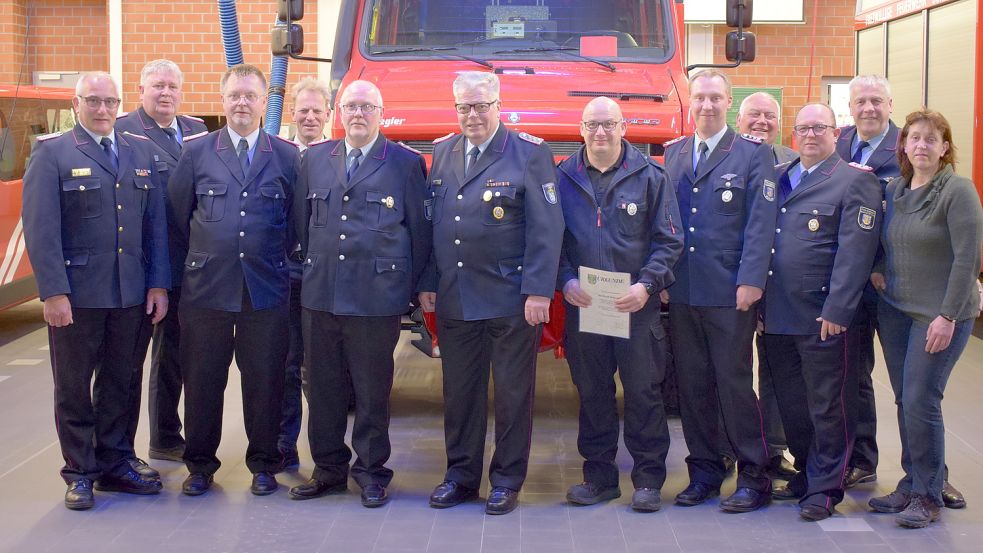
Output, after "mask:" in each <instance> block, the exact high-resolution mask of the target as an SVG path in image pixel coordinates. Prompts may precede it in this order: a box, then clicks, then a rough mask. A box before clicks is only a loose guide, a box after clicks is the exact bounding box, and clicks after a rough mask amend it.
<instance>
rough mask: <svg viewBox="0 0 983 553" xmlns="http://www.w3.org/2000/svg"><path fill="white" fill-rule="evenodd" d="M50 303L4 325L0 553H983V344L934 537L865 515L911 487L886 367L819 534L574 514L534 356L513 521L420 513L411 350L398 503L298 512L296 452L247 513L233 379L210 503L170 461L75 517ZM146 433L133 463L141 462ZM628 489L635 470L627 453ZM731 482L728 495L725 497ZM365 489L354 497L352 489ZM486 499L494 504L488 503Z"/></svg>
mask: <svg viewBox="0 0 983 553" xmlns="http://www.w3.org/2000/svg"><path fill="white" fill-rule="evenodd" d="M40 313H41V310H40V307H39V304H38V303H36V302H34V303H31V304H27V305H24V306H21V307H18V308H16V309H15V310H13V311H9V312H6V313H3V314H0V344H5V345H2V347H0V421H2V422H0V444H3V446H2V448H0V551H11V552H44V551H51V552H99V551H107V552H108V551H141V552H152V551H161V552H163V551H181V552H182V553H193V552H199V551H200V552H213V551H215V552H217V551H230V552H231V551H243V552H246V551H256V552H273V551H290V552H294V551H296V552H308V551H323V552H377V553H382V552H433V553H437V552H454V553H467V552H478V551H495V552H513V551H516V552H517V551H523V552H536V553H551V552H560V551H584V552H588V551H589V552H642V551H652V552H660V553H661V552H673V551H693V552H696V551H713V552H741V551H748V552H752V551H753V552H779V551H790V552H796V553H808V552H813V551H815V552H817V553H818V552H822V553H829V552H834V553H835V552H841V551H842V552H878V551H883V552H891V551H896V552H898V553H916V552H922V551H926V552H928V551H939V552H945V551H960V552H961V551H965V552H971V551H972V552H976V551H980V550H981V547H980V544H981V543H983V480H981V479H980V478H979V477H978V475H979V474H980V470H981V468H983V425H981V424H980V423H981V420H983V409H981V407H980V402H979V398H980V397H983V374H981V373H980V368H981V367H983V362H981V361H983V340H980V339H978V338H974V339H973V340H972V341H971V343H970V346H969V349H968V350H967V352H966V354H964V356H963V358H962V361H961V362H960V364H959V366H958V367H957V368H956V370H955V371H954V373H953V376H952V379H951V380H950V382H949V386H948V397H947V398H946V402H945V413H946V422H947V427H948V434H947V455H948V458H947V461H948V464H949V466H950V468H951V473H952V480H953V482H954V483H955V484H956V485H957V486H958V487H959V488H961V489H962V490H963V491H964V492H965V493H966V496H967V498H968V501H969V507H968V508H967V509H963V510H961V511H952V510H945V512H944V513H943V516H942V520H941V522H938V523H935V524H933V525H932V526H931V527H930V528H928V529H925V530H902V529H900V528H898V527H896V526H895V524H894V522H893V517H891V516H887V515H875V514H871V513H868V512H867V510H866V509H865V507H864V505H865V504H866V501H867V499H869V498H870V497H871V496H872V495H875V494H881V493H885V492H887V491H890V490H891V489H893V486H894V483H895V481H896V480H897V479H898V478H899V476H900V469H899V445H898V437H897V424H896V422H895V417H894V412H893V404H892V402H891V399H890V397H889V394H890V390H889V388H888V384H887V375H886V373H885V372H884V369H883V367H882V366H878V368H877V370H876V372H875V375H874V376H875V380H876V382H875V385H876V387H877V394H878V402H879V403H878V411H879V414H880V420H881V421H882V425H881V429H880V434H879V437H880V439H879V442H880V445H881V452H882V458H881V466H880V469H879V471H878V474H879V478H880V480H879V481H878V483H877V484H876V485H867V486H861V487H859V488H858V489H854V490H851V491H850V492H849V493H848V497H847V499H846V500H845V501H844V503H842V504H841V505H840V507H839V510H838V515H837V516H835V517H833V518H832V519H830V520H827V521H824V522H823V523H820V524H816V523H808V522H804V521H801V520H800V519H799V517H798V516H797V510H796V508H795V506H794V505H793V504H787V503H774V504H772V505H771V506H769V507H767V508H766V509H764V510H763V511H759V512H756V513H749V514H744V515H728V514H724V513H721V512H720V511H719V510H718V507H717V501H716V500H714V501H711V502H710V503H709V504H707V505H702V506H699V507H690V508H682V507H675V506H672V505H671V501H668V502H667V506H666V507H665V508H664V509H663V510H662V511H661V512H658V513H655V514H637V513H634V512H632V511H631V510H630V509H629V508H628V506H627V500H628V498H629V497H630V490H631V484H630V481H629V480H628V478H627V476H624V477H623V478H622V483H621V484H622V489H623V490H624V491H625V497H622V498H621V499H619V500H615V501H612V502H611V503H609V504H606V505H599V506H595V507H570V506H568V505H567V504H565V503H564V501H563V497H564V492H565V490H566V488H567V487H568V486H569V485H571V484H575V483H577V482H579V481H580V480H581V473H580V457H579V456H578V454H577V449H576V427H577V419H576V409H577V400H576V394H575V392H574V389H573V387H572V385H571V383H570V378H569V374H568V372H567V370H566V365H565V364H564V363H563V362H558V361H555V360H554V359H553V358H552V355H551V354H544V355H541V356H540V368H539V372H538V377H537V392H536V424H535V428H534V432H533V449H532V464H531V467H530V471H529V478H528V480H527V483H526V487H525V488H524V489H523V491H522V496H521V497H522V505H521V507H520V508H519V510H518V511H516V512H514V513H512V514H511V515H507V516H502V517H491V516H486V515H485V514H484V512H483V505H482V504H480V503H474V504H469V505H463V506H460V507H457V508H454V509H448V510H442V511H437V510H434V509H430V508H429V507H427V504H426V498H427V495H428V494H429V493H430V490H431V489H432V488H433V486H434V485H435V484H437V483H438V482H439V481H440V480H441V477H442V474H443V467H444V457H443V432H442V418H441V399H440V385H441V384H440V382H441V381H440V370H439V365H438V363H437V361H436V360H431V359H428V358H426V357H424V356H423V355H422V354H420V353H419V352H417V351H416V350H415V349H414V348H413V347H412V346H410V345H409V344H408V343H406V341H405V340H406V338H407V336H404V337H403V342H401V343H400V346H399V349H398V350H397V362H396V365H397V375H396V385H395V389H394V391H393V408H392V415H393V416H392V440H393V451H394V454H393V458H392V460H391V463H390V466H391V467H392V468H393V469H394V470H395V471H396V478H395V480H394V481H393V486H392V492H393V501H392V502H391V503H390V504H389V505H387V506H386V507H383V508H381V509H375V510H369V509H364V508H362V507H361V505H360V504H359V500H358V494H357V493H355V492H354V491H353V492H350V493H349V494H348V495H343V496H333V497H329V498H323V499H317V500H312V501H304V502H300V501H291V500H290V499H288V497H287V494H286V489H285V488H286V486H290V485H294V484H296V483H299V482H301V481H302V480H303V479H304V478H306V476H307V475H309V472H310V470H311V468H312V465H311V462H310V456H309V454H308V451H307V448H306V440H305V439H304V438H302V439H301V460H302V466H301V471H300V472H295V473H288V474H286V475H283V476H281V478H280V482H281V490H280V491H279V492H278V493H276V494H274V495H272V496H269V497H253V496H252V495H250V493H249V491H248V487H249V480H250V475H249V473H248V471H247V470H246V467H245V465H244V463H243V460H242V456H243V453H244V450H245V438H244V432H243V430H242V414H241V400H240V398H239V389H238V379H236V378H232V379H230V386H229V390H228V392H227V395H226V413H225V440H224V441H223V442H222V447H221V449H220V451H219V457H220V458H221V459H223V461H224V463H225V464H224V466H223V467H222V469H221V470H220V471H219V472H218V474H217V475H216V483H217V485H216V486H215V488H213V491H211V492H210V493H209V494H207V495H205V496H204V497H199V498H192V497H185V496H183V495H182V494H181V493H180V483H181V481H182V479H183V478H184V476H185V475H186V472H185V470H184V467H183V466H181V465H179V464H176V463H167V462H159V463H155V465H156V466H157V468H158V469H160V471H161V472H162V473H163V479H164V488H165V489H164V492H163V493H162V494H161V495H159V496H152V497H134V496H127V495H123V494H108V493H98V492H97V495H96V501H97V504H96V508H95V509H94V510H92V511H87V512H81V513H79V512H70V511H68V510H66V509H65V508H64V507H63V506H62V497H63V493H64V489H65V488H64V485H63V484H62V482H61V479H60V478H59V477H58V468H59V467H60V465H61V463H62V460H61V455H60V451H59V448H58V443H57V440H56V437H55V433H54V424H53V423H52V391H51V388H52V386H51V373H50V368H49V363H48V357H47V348H46V343H47V340H46V334H45V331H44V329H43V328H41V325H40V324H38V321H39V320H40ZM670 425H671V430H672V437H673V442H672V449H671V451H670V455H669V460H668V463H669V480H668V482H666V485H665V488H664V490H663V492H664V494H665V496H666V498H668V499H670V500H671V498H672V496H673V495H674V494H675V493H677V492H679V491H680V490H681V489H682V488H683V487H685V485H686V470H685V465H684V463H683V458H684V457H685V455H686V446H685V443H684V442H683V439H682V432H681V429H680V426H679V421H678V420H672V421H670ZM146 445H147V434H146V427H145V425H143V426H141V429H140V433H139V434H138V436H137V447H138V450H139V451H141V452H145V448H146ZM619 461H620V463H621V465H622V468H623V474H625V475H627V472H628V470H629V469H630V466H631V461H630V458H629V457H628V456H627V455H626V454H624V453H622V454H621V455H620V456H619ZM733 486H734V481H733V478H731V479H730V480H728V481H727V482H726V483H725V486H724V490H723V492H724V493H725V494H726V493H729V492H730V491H731V490H732V489H733ZM353 488H354V486H353ZM482 492H483V493H485V492H487V489H483V490H482Z"/></svg>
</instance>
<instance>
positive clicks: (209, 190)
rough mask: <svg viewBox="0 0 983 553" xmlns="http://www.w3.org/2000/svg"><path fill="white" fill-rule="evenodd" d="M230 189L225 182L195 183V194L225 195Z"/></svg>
mask: <svg viewBox="0 0 983 553" xmlns="http://www.w3.org/2000/svg"><path fill="white" fill-rule="evenodd" d="M228 190H229V185H228V183H225V182H200V183H198V184H196V185H195V194H197V195H199V196H224V195H225V193H226V192H228Z"/></svg>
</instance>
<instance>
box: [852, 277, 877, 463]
mask: <svg viewBox="0 0 983 553" xmlns="http://www.w3.org/2000/svg"><path fill="white" fill-rule="evenodd" d="M876 331H877V293H876V292H874V290H873V287H872V286H871V284H870V283H867V288H865V289H864V295H863V298H862V299H861V300H860V305H859V307H858V308H857V314H856V316H854V318H853V322H851V323H850V328H849V330H848V332H849V333H850V334H851V338H850V345H851V352H850V353H851V361H852V362H853V363H854V368H853V369H852V370H853V371H854V372H855V373H856V374H857V383H858V385H857V386H856V387H855V388H854V389H852V390H848V393H847V396H846V397H847V400H848V401H849V402H850V403H851V405H852V406H851V412H854V413H856V416H855V417H854V418H852V419H851V420H850V425H851V426H850V427H851V429H852V431H853V433H854V441H853V454H852V456H851V458H850V466H851V467H858V468H862V469H864V470H869V471H872V472H873V471H876V470H877V460H878V454H877V410H876V407H875V405H874V379H873V378H872V376H871V375H872V374H873V372H874V333H875V332H876Z"/></svg>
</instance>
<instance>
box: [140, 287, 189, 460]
mask: <svg viewBox="0 0 983 553" xmlns="http://www.w3.org/2000/svg"><path fill="white" fill-rule="evenodd" d="M180 301H181V287H175V288H174V289H173V290H172V291H171V292H170V293H169V294H168V307H167V310H168V315H167V316H166V317H164V320H162V321H161V322H160V323H158V324H157V325H156V326H155V325H153V324H151V323H150V320H151V317H150V316H149V315H144V317H143V320H142V321H141V324H140V334H139V337H138V338H137V344H136V350H135V352H134V356H133V380H132V382H131V384H130V407H129V414H128V418H129V421H128V422H127V428H126V434H127V437H128V439H129V453H128V455H127V457H131V458H132V457H136V456H137V454H136V452H135V450H134V441H135V439H136V434H137V426H138V423H139V422H140V403H141V396H142V395H143V393H142V392H143V363H144V360H145V359H146V358H147V350H148V349H150V344H151V337H153V349H152V351H151V353H150V357H151V358H150V383H149V388H148V390H147V413H148V415H149V418H150V447H152V448H154V449H170V448H173V447H180V446H182V445H184V437H183V436H181V428H182V427H181V417H180V416H179V415H178V412H177V411H178V402H179V401H180V400H181V387H182V379H181V361H180V360H181V357H180V349H179V338H180V334H181V326H180V324H179V322H178V306H179V305H180Z"/></svg>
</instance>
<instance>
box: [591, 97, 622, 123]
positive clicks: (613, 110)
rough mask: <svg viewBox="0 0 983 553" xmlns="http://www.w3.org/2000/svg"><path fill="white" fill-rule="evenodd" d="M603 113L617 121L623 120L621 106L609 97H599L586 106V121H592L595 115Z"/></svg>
mask: <svg viewBox="0 0 983 553" xmlns="http://www.w3.org/2000/svg"><path fill="white" fill-rule="evenodd" d="M600 112H603V113H605V114H608V115H610V116H613V117H614V118H615V119H621V106H619V105H618V102H615V101H614V100H612V99H611V98H608V97H607V96H598V97H597V98H594V99H593V100H591V101H590V102H587V105H586V106H584V119H583V120H584V121H590V120H591V117H593V116H594V114H595V113H600Z"/></svg>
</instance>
